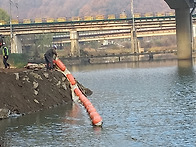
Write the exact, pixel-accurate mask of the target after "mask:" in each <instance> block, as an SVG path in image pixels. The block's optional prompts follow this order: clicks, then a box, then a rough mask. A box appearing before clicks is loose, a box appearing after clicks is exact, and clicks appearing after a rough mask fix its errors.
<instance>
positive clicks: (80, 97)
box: [53, 59, 103, 126]
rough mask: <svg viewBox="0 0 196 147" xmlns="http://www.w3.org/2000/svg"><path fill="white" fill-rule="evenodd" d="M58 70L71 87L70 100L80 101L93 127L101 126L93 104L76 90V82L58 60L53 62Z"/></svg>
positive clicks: (100, 119) (99, 117)
mask: <svg viewBox="0 0 196 147" xmlns="http://www.w3.org/2000/svg"><path fill="white" fill-rule="evenodd" d="M53 62H54V63H55V64H56V65H57V66H58V68H59V70H60V72H62V73H63V75H64V76H65V77H66V78H67V79H68V81H69V82H70V86H71V91H72V99H73V101H74V102H78V101H80V102H81V103H82V104H83V106H84V107H85V109H86V111H87V112H88V114H89V116H90V118H91V121H92V124H93V125H94V126H102V123H103V122H102V118H101V116H100V115H99V113H98V112H97V110H96V109H95V107H94V106H93V104H92V103H91V102H90V101H89V99H88V98H87V97H86V96H85V95H84V94H83V93H82V91H81V90H80V89H79V88H78V86H77V82H76V80H75V79H74V77H73V75H72V74H71V73H70V72H69V70H68V69H67V68H66V66H65V65H64V64H63V63H62V62H61V60H60V59H56V60H54V61H53Z"/></svg>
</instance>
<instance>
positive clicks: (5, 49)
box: [2, 43, 10, 68]
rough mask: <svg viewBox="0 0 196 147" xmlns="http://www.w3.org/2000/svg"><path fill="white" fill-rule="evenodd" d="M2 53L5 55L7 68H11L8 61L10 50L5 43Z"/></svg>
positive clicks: (4, 62)
mask: <svg viewBox="0 0 196 147" xmlns="http://www.w3.org/2000/svg"><path fill="white" fill-rule="evenodd" d="M2 53H3V64H4V65H5V68H10V64H9V63H7V60H8V57H9V50H8V48H7V47H6V46H5V43H3V46H2Z"/></svg>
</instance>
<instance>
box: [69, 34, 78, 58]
mask: <svg viewBox="0 0 196 147" xmlns="http://www.w3.org/2000/svg"><path fill="white" fill-rule="evenodd" d="M70 40H71V57H80V46H79V41H78V40H79V34H78V32H77V31H75V30H74V31H70Z"/></svg>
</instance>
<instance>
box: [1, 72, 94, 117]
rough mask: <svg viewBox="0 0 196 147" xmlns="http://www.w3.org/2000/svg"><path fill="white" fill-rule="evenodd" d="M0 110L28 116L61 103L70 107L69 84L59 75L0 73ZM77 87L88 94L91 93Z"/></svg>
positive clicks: (56, 73) (59, 73) (45, 73)
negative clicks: (68, 103) (68, 104)
mask: <svg viewBox="0 0 196 147" xmlns="http://www.w3.org/2000/svg"><path fill="white" fill-rule="evenodd" d="M0 83H1V88H0V102H1V103H0V109H8V110H10V112H11V114H14V113H18V114H28V113H32V112H36V111H40V110H43V109H48V108H51V107H54V106H57V105H61V104H63V103H67V102H70V103H72V95H71V89H70V83H69V81H68V80H67V79H66V77H64V75H63V74H62V73H61V72H59V71H47V70H46V69H45V68H42V69H37V68H35V69H26V68H21V69H0ZM78 86H79V87H81V88H82V89H83V91H85V92H87V93H88V94H89V93H91V91H90V90H88V89H85V88H84V87H83V86H82V85H81V84H79V83H78Z"/></svg>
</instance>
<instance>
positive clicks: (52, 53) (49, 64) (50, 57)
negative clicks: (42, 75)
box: [44, 45, 57, 70]
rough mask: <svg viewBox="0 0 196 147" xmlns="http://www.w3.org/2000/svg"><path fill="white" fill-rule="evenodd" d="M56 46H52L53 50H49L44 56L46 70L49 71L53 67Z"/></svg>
mask: <svg viewBox="0 0 196 147" xmlns="http://www.w3.org/2000/svg"><path fill="white" fill-rule="evenodd" d="M56 49H57V46H56V45H54V46H53V48H51V49H49V50H48V51H47V52H46V53H45V54H44V57H45V61H46V68H47V69H49V70H51V69H53V68H54V66H53V60H54V58H56V56H57V52H56Z"/></svg>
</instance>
